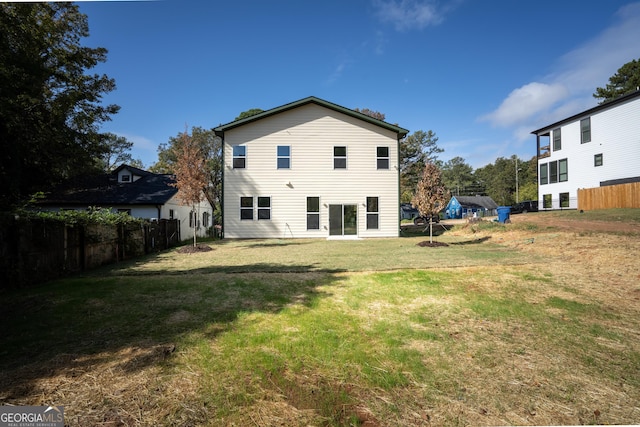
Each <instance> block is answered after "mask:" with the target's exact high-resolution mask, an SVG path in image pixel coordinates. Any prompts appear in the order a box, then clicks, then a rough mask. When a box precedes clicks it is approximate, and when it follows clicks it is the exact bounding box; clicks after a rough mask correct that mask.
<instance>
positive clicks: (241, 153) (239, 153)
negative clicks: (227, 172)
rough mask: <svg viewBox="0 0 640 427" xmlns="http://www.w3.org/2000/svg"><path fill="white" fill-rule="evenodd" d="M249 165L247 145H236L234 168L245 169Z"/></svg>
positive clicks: (234, 149) (234, 148)
mask: <svg viewBox="0 0 640 427" xmlns="http://www.w3.org/2000/svg"><path fill="white" fill-rule="evenodd" d="M246 167H247V147H245V146H244V145H235V146H234V147H233V168H234V169H244V168H246Z"/></svg>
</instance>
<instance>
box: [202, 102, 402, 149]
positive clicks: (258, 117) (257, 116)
mask: <svg viewBox="0 0 640 427" xmlns="http://www.w3.org/2000/svg"><path fill="white" fill-rule="evenodd" d="M307 104H316V105H320V106H322V107H325V108H329V109H331V110H334V111H337V112H340V113H343V114H346V115H348V116H351V117H355V118H356V119H360V120H362V121H365V122H368V123H372V124H374V125H376V126H380V127H382V128H385V129H387V130H390V131H392V132H395V133H396V134H397V135H398V139H400V138H403V137H404V136H405V135H406V134H407V133H409V131H408V130H407V129H403V128H401V127H399V126H396V125H392V124H390V123H387V122H385V121H382V120H378V119H375V118H373V117H371V116H368V115H366V114H363V113H360V112H358V111H354V110H351V109H349V108H346V107H342V106H340V105H337V104H334V103H331V102H329V101H325V100H323V99H320V98H316V97H315V96H310V97H307V98H304V99H301V100H299V101H294V102H291V103H289V104H285V105H282V106H280V107H276V108H272V109H271V110H267V111H263V112H261V113H258V114H254V115H253V116H249V117H245V118H243V119H240V120H236V121H233V122H230V123H227V124H226V125H220V126H218V127H217V128H214V132H215V134H216V135H218V136H219V137H223V136H224V132H226V131H228V130H231V129H234V128H237V127H240V126H243V125H246V124H248V123H252V122H255V121H258V120H261V119H264V118H266V117H270V116H273V115H276V114H280V113H283V112H285V111H288V110H292V109H294V108H298V107H301V106H303V105H307Z"/></svg>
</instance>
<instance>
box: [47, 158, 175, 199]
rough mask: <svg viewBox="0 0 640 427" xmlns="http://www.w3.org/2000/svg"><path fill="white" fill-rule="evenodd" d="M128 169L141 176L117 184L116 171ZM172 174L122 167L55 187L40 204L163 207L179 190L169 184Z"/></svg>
mask: <svg viewBox="0 0 640 427" xmlns="http://www.w3.org/2000/svg"><path fill="white" fill-rule="evenodd" d="M124 168H126V169H130V170H131V172H132V173H133V174H135V175H139V176H141V178H140V179H138V180H136V181H133V182H124V183H119V182H118V172H119V171H120V170H122V169H124ZM174 182H175V178H174V177H173V175H165V174H156V173H152V172H148V171H145V170H142V169H138V168H134V167H131V166H127V165H123V166H120V167H119V168H117V169H116V170H115V171H113V172H112V173H110V174H102V175H97V176H93V177H82V179H80V180H74V181H72V182H68V183H66V184H63V185H62V186H60V187H58V188H56V189H55V190H54V191H53V192H52V193H51V194H50V195H49V196H48V197H47V198H46V199H45V200H43V201H41V202H40V203H39V204H41V205H47V206H56V205H59V206H62V205H66V206H71V205H75V206H121V205H162V204H164V203H166V202H167V201H169V199H171V197H173V196H174V195H175V194H176V193H177V192H178V189H177V188H176V187H174V186H172V185H171V184H172V183H174Z"/></svg>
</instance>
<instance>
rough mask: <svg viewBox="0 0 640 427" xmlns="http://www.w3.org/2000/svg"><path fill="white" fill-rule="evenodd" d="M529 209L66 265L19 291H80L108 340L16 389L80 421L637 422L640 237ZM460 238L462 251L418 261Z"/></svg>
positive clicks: (7, 385)
mask: <svg viewBox="0 0 640 427" xmlns="http://www.w3.org/2000/svg"><path fill="white" fill-rule="evenodd" d="M514 225H518V226H513V227H509V226H507V227H504V226H493V225H492V226H490V227H488V228H486V229H484V228H483V227H475V226H474V227H459V228H458V229H457V230H454V231H450V232H448V233H447V234H448V236H447V237H446V240H447V241H448V242H450V243H456V242H478V243H473V244H463V245H455V244H453V245H450V246H449V247H447V248H419V247H417V246H416V242H417V241H419V240H417V239H419V238H410V239H397V240H398V241H396V240H393V241H391V240H389V241H388V243H389V244H387V245H386V246H387V247H388V249H389V250H388V251H387V252H384V250H383V248H384V245H380V246H379V247H378V246H377V245H378V242H374V243H373V249H372V250H371V251H364V253H366V254H367V257H369V258H373V259H369V260H366V261H357V263H356V266H352V267H349V264H348V263H344V264H338V266H337V268H334V269H329V268H327V266H328V265H329V264H330V260H331V259H338V258H331V256H334V255H335V252H332V251H333V249H332V250H330V251H329V252H330V253H329V256H328V258H327V260H326V261H322V262H321V263H320V264H319V266H318V265H316V264H313V263H312V262H311V259H312V257H311V256H309V257H307V255H305V256H303V257H302V259H301V260H299V261H298V262H297V263H296V260H295V259H296V257H297V256H299V254H301V253H303V252H305V251H303V249H305V250H307V249H308V252H305V253H311V254H314V253H320V252H321V249H320V248H321V245H318V246H315V242H307V241H303V242H285V243H286V244H284V243H282V242H274V241H255V242H231V243H225V244H220V245H218V246H214V250H213V251H211V252H208V253H202V254H189V255H184V256H181V258H180V259H178V257H177V256H176V255H175V254H172V253H166V254H163V255H162V256H160V257H157V258H153V259H150V260H148V261H147V262H148V264H147V263H137V264H131V265H126V266H123V267H122V268H119V269H114V270H112V272H111V273H110V274H105V275H104V276H105V277H104V278H99V277H92V278H91V279H90V280H85V279H76V280H71V281H69V282H64V281H62V282H59V283H61V284H59V285H53V288H52V289H55V294H56V295H58V294H60V295H58V296H54V297H52V298H50V299H49V300H48V302H49V303H50V304H51V305H52V307H47V306H45V305H44V304H42V303H40V302H36V301H39V299H38V298H37V296H38V295H40V296H42V294H43V293H44V294H45V295H50V293H48V291H47V290H46V288H39V289H38V290H37V291H36V296H29V295H25V294H24V292H19V293H18V294H17V295H16V296H14V297H15V298H16V299H15V301H18V302H19V303H21V304H22V303H28V308H29V309H34V310H35V312H37V313H39V315H40V316H42V317H43V319H44V318H49V319H53V318H55V316H58V315H63V314H65V313H64V312H62V311H60V312H58V311H56V310H61V308H62V307H67V306H69V307H70V308H69V307H67V308H66V309H68V310H72V314H65V316H67V317H65V319H70V320H71V321H77V322H80V323H83V324H84V323H88V324H91V325H102V326H100V327H101V328H102V329H101V330H103V331H104V333H105V334H106V335H104V337H103V339H104V340H105V344H103V345H102V346H100V347H98V349H97V350H96V348H95V346H94V345H93V344H92V345H93V346H88V344H86V343H85V341H87V340H88V338H87V337H91V340H93V341H95V340H96V339H97V338H96V337H97V336H98V334H97V333H94V332H93V329H92V328H95V327H98V326H91V327H88V326H87V329H88V330H80V331H79V332H78V331H76V332H75V334H76V335H73V334H72V335H69V336H68V338H67V340H68V342H66V343H64V342H63V344H62V345H61V346H60V347H59V348H60V350H59V351H56V350H55V349H54V350H51V351H49V352H48V353H46V354H47V355H48V356H47V357H42V358H40V359H38V360H33V361H29V360H28V359H27V360H25V362H23V363H21V364H20V363H15V360H13V361H12V365H11V366H12V367H11V368H10V369H8V370H7V369H4V370H2V371H1V372H0V375H1V377H2V378H3V381H2V382H1V383H0V402H2V403H10V404H18V405H20V404H49V403H55V404H62V405H65V415H66V421H67V423H68V424H69V425H72V426H75V425H78V426H85V425H101V426H121V425H237V426H241V425H242V426H244V425H260V426H276V425H366V426H395V425H434V426H435V425H566V424H572V425H573V424H637V423H638V422H640V406H639V405H638V402H640V377H638V375H637V373H638V372H639V371H640V285H638V283H640V280H639V279H640V273H639V272H638V270H637V263H636V260H635V256H636V254H637V253H638V249H640V242H639V241H638V239H637V236H635V235H621V234H608V233H596V232H580V231H575V230H570V231H566V230H562V229H548V228H546V227H539V226H535V227H534V226H531V227H530V226H527V225H526V224H522V225H519V224H514ZM439 238H440V239H443V240H444V239H445V236H442V237H439ZM363 243H364V244H365V245H361V246H350V247H349V248H350V250H352V249H353V248H363V247H366V244H367V242H356V243H355V244H356V245H357V244H363ZM265 245H266V246H265ZM301 245H302V246H304V248H302V247H301ZM402 245H405V246H404V247H403V246H402ZM476 247H479V248H480V249H478V250H475V249H474V248H476ZM442 249H445V250H447V251H451V252H447V256H453V257H455V256H460V257H461V258H460V259H459V260H457V261H455V260H454V261H449V264H447V263H444V264H442V263H439V264H437V263H431V261H427V260H425V261H423V263H426V264H428V265H429V266H430V268H429V269H420V268H417V267H416V265H417V264H418V261H420V259H419V258H418V257H419V256H425V252H424V251H441V250H442ZM403 250H404V251H405V252H402V251H403ZM417 250H420V251H422V252H419V253H418V252H415V251H417ZM474 251H475V253H476V255H478V254H480V255H481V256H476V257H475V258H474V256H473V254H471V253H470V252H474ZM492 251H493V255H492V254H491V252H492ZM263 252H264V253H265V255H264V257H263V258H261V259H258V258H257V257H258V254H261V253H263ZM362 253H363V252H361V253H360V254H361V255H360V256H362ZM379 253H383V254H384V256H381V255H379ZM399 254H400V255H399ZM431 254H432V252H429V253H427V254H426V256H427V257H426V259H428V258H429V256H430V255H431ZM506 254H512V255H513V254H515V256H508V255H506ZM247 255H250V256H249V257H247ZM376 256H377V257H380V258H379V259H378V260H377V262H376V259H375V258H374V257H376ZM434 256H435V257H436V258H438V261H442V258H439V257H440V256H441V254H437V255H434ZM212 257H213V258H212ZM394 257H395V258H394ZM404 257H406V259H407V263H406V264H407V266H408V267H409V268H407V269H405V268H402V267H401V264H402V261H403V260H404V259H405V258H404ZM501 257H502V259H504V260H505V261H506V262H505V263H504V264H501V263H500V262H499V260H500V259H501ZM390 258H393V259H394V260H395V261H392V260H390ZM214 259H215V261H214ZM247 259H250V260H251V263H250V265H251V266H252V267H253V270H252V269H248V270H247V271H245V270H244V268H245V267H243V264H242V263H243V262H246V260H247ZM243 260H244V261H243ZM514 260H517V262H514ZM341 262H344V261H341ZM376 265H378V266H384V268H380V267H378V268H370V266H376ZM275 266H278V268H275ZM344 266H346V268H345V267H344ZM363 266H364V267H366V268H361V267H363ZM228 267H232V268H228ZM334 267H336V266H334ZM165 268H166V270H167V271H168V272H169V274H167V275H164V276H163V275H161V272H162V271H163V269H165ZM67 283H68V284H67ZM91 289H94V291H91ZM51 293H54V291H51ZM64 293H66V294H64ZM118 294H122V296H121V297H119V298H116V297H115V296H116V295H118ZM73 307H76V308H73ZM11 313H13V314H12V317H11V318H7V317H4V318H3V321H4V322H5V324H7V325H9V326H11V327H19V326H20V325H23V326H27V327H30V324H28V323H24V324H23V323H21V322H23V321H21V320H19V319H18V318H15V314H16V313H18V311H16V310H14V311H12V312H11ZM125 313H134V315H131V316H130V317H127V315H126V314H125ZM51 316H54V317H51ZM123 317H124V318H123ZM90 321H95V323H91V322H90ZM24 322H26V320H24ZM65 322H66V321H65ZM134 322H137V323H138V324H137V325H135V326H134ZM104 323H109V324H108V325H107V324H104ZM43 324H44V323H43ZM64 324H65V323H64V322H58V323H54V325H57V326H56V328H61V327H62V326H60V325H64ZM35 326H37V327H36V328H34V330H36V331H37V330H39V329H38V328H39V326H40V324H37V325H35ZM24 330H25V331H29V330H30V329H28V328H27V329H24ZM61 333H62V334H64V333H72V332H61V331H58V333H57V334H55V336H56V337H57V336H59V334H61ZM5 339H7V338H5ZM11 339H12V340H13V341H10V342H11V343H15V344H16V345H18V344H21V341H19V340H18V339H17V337H16V338H11ZM42 339H44V338H42ZM91 340H89V341H91ZM109 340H112V341H109ZM93 341H91V342H93ZM53 342H55V340H54V339H53V338H52V339H51V341H46V340H45V341H43V345H52V343H53ZM0 351H5V352H4V353H1V352H0V360H3V361H7V360H6V359H7V358H8V357H9V356H8V355H13V354H14V353H7V351H8V350H6V349H5V350H0ZM27 353H28V352H27ZM11 357H13V356H11Z"/></svg>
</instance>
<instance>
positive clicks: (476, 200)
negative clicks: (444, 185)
mask: <svg viewBox="0 0 640 427" xmlns="http://www.w3.org/2000/svg"><path fill="white" fill-rule="evenodd" d="M496 209H498V205H497V204H496V202H494V201H493V199H492V198H491V197H489V196H453V197H451V200H449V203H447V207H446V208H445V210H444V212H445V215H446V217H447V218H450V219H460V218H469V217H473V216H474V214H476V215H477V216H479V217H485V216H492V215H496Z"/></svg>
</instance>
